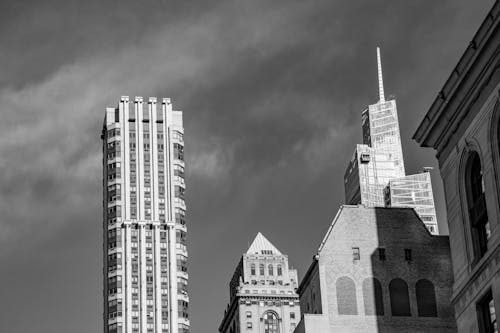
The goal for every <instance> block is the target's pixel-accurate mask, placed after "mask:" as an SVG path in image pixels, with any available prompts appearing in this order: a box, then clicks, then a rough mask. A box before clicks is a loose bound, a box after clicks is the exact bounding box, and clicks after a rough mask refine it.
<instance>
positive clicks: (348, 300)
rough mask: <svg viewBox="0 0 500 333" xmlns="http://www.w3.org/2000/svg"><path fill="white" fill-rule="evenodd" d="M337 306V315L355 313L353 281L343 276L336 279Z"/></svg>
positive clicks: (356, 307) (356, 306) (355, 302)
mask: <svg viewBox="0 0 500 333" xmlns="http://www.w3.org/2000/svg"><path fill="white" fill-rule="evenodd" d="M336 289H337V306H338V308H339V315H357V314H358V303H357V301H356V285H355V284H354V281H353V280H351V279H350V278H348V277H347V276H343V277H340V278H338V279H337V283H336Z"/></svg>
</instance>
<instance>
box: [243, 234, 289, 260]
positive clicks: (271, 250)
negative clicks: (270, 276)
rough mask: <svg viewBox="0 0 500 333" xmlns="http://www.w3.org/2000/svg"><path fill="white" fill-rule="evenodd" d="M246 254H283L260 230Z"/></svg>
mask: <svg viewBox="0 0 500 333" xmlns="http://www.w3.org/2000/svg"><path fill="white" fill-rule="evenodd" d="M246 254H274V255H281V252H280V251H279V250H278V249H277V248H276V247H275V246H274V245H273V244H271V242H270V241H268V240H267V238H266V237H264V235H262V234H261V233H260V232H259V233H258V234H257V236H256V237H255V239H254V240H253V242H252V245H250V247H249V248H248V251H247V253H246Z"/></svg>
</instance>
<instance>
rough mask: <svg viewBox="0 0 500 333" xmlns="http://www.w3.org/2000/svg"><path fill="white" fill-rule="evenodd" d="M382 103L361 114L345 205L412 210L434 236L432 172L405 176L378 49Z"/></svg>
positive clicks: (395, 118) (395, 115)
mask: <svg viewBox="0 0 500 333" xmlns="http://www.w3.org/2000/svg"><path fill="white" fill-rule="evenodd" d="M377 69H378V89H379V100H378V102H377V103H375V104H371V105H369V106H368V107H367V108H366V109H365V110H364V111H363V112H362V114H361V120H362V131H363V144H358V145H357V146H356V150H355V152H354V154H353V157H352V159H351V161H350V162H349V165H348V167H347V170H346V173H345V176H344V186H345V198H346V203H347V204H351V205H355V204H363V205H365V206H367V207H383V206H391V207H411V208H414V209H415V210H416V211H417V213H418V214H419V216H420V218H421V219H422V220H423V222H424V223H425V224H426V226H427V228H428V229H429V231H430V232H431V233H435V234H437V233H438V227H437V220H436V211H435V207H434V196H433V193H432V184H431V178H430V175H429V173H425V174H418V175H410V176H407V175H406V173H405V166H404V159H403V149H402V145H401V135H400V132H399V121H398V112H397V107H396V100H395V99H394V98H390V99H389V100H386V98H385V92H384V81H383V76H382V63H381V59H380V48H378V47H377Z"/></svg>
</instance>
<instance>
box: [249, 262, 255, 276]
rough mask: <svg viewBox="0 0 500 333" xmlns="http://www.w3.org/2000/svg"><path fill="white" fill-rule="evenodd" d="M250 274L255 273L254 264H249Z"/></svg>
mask: <svg viewBox="0 0 500 333" xmlns="http://www.w3.org/2000/svg"><path fill="white" fill-rule="evenodd" d="M250 275H255V264H251V265H250Z"/></svg>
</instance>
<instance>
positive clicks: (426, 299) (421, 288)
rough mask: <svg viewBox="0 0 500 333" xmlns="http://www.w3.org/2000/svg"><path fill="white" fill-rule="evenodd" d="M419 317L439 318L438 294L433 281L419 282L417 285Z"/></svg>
mask: <svg viewBox="0 0 500 333" xmlns="http://www.w3.org/2000/svg"><path fill="white" fill-rule="evenodd" d="M415 290H416V294H417V307H418V316H419V317H437V305H436V292H435V291H434V285H433V284H432V282H431V281H429V280H426V279H422V280H418V281H417V283H416V285H415Z"/></svg>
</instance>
